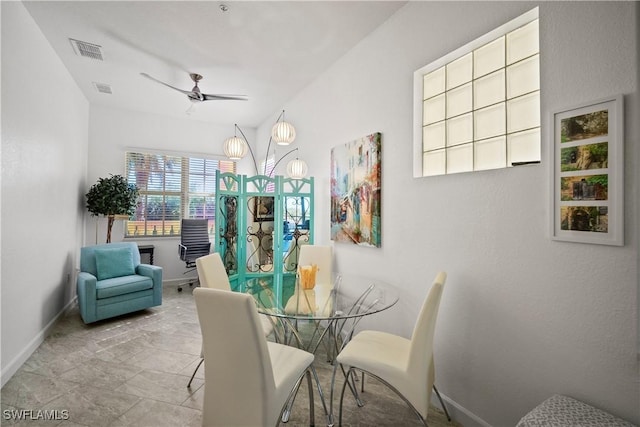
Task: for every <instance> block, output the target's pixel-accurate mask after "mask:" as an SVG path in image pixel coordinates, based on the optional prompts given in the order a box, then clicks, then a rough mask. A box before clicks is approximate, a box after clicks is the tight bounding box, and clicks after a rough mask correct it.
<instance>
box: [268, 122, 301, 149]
mask: <svg viewBox="0 0 640 427" xmlns="http://www.w3.org/2000/svg"><path fill="white" fill-rule="evenodd" d="M271 136H272V138H273V140H274V141H275V142H276V144H278V145H289V144H291V143H292V142H293V140H294V139H296V129H295V128H294V127H293V125H292V124H290V123H287V122H285V121H282V122H277V123H276V124H275V125H273V128H272V129H271Z"/></svg>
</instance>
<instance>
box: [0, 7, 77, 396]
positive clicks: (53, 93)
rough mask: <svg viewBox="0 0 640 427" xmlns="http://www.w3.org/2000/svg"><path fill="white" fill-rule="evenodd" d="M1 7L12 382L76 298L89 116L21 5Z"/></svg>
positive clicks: (6, 350)
mask: <svg viewBox="0 0 640 427" xmlns="http://www.w3.org/2000/svg"><path fill="white" fill-rule="evenodd" d="M1 7H2V224H1V225H2V384H3V385H4V384H5V382H6V381H7V380H8V379H9V378H10V377H11V375H13V374H14V373H15V371H16V370H17V369H18V368H19V367H20V365H21V364H22V363H23V362H24V361H25V360H26V359H27V358H28V357H29V355H30V354H31V353H32V352H33V351H34V350H35V349H36V348H37V346H38V345H39V344H40V342H42V340H43V338H44V335H45V334H46V330H47V328H48V326H49V325H50V324H51V323H52V322H53V320H55V318H56V316H57V315H58V314H59V313H60V312H61V311H62V310H63V309H64V307H65V306H66V305H67V304H68V303H70V302H71V301H72V299H73V297H74V296H75V284H74V283H73V271H74V267H75V265H76V259H77V251H78V248H79V246H80V243H81V233H82V227H81V224H82V211H83V206H82V200H81V195H82V194H83V190H84V182H85V175H86V165H87V163H86V162H87V142H88V130H87V129H88V120H89V117H88V112H89V109H88V102H87V101H86V99H85V98H84V96H83V95H82V93H81V92H80V90H79V89H78V87H77V86H76V84H75V82H74V81H73V80H72V79H71V77H70V75H69V73H68V72H67V69H66V68H65V67H64V66H63V65H62V63H61V61H60V60H59V58H58V57H57V56H56V54H55V53H54V51H53V49H51V46H50V45H49V43H48V42H47V41H46V40H45V38H44V36H43V35H42V33H41V32H40V29H39V28H38V27H37V26H36V24H35V23H34V22H33V20H32V19H31V16H30V15H29V14H28V12H27V11H26V10H25V8H24V6H23V5H22V3H20V2H2V5H1ZM25 46H28V48H26V49H25ZM61 165H64V167H61Z"/></svg>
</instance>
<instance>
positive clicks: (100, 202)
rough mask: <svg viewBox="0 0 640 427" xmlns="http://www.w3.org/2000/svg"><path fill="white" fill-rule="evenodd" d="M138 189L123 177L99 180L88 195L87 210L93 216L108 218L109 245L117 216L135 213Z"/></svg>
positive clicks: (117, 176)
mask: <svg viewBox="0 0 640 427" xmlns="http://www.w3.org/2000/svg"><path fill="white" fill-rule="evenodd" d="M138 192H139V191H138V187H137V186H136V185H135V184H129V183H127V180H126V179H125V178H124V177H123V176H121V175H111V176H110V177H109V178H99V179H98V182H97V183H96V184H93V186H92V187H91V188H90V189H89V192H88V193H87V194H86V197H87V209H88V210H89V212H91V216H99V215H104V216H106V217H107V220H108V222H107V243H111V228H112V227H113V221H114V220H115V219H116V215H126V216H130V215H133V214H134V213H135V208H136V204H137V200H138Z"/></svg>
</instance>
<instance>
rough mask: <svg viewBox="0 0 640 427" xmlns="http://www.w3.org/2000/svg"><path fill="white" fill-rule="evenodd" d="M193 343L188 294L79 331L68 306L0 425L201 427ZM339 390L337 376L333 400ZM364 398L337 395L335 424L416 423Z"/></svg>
mask: <svg viewBox="0 0 640 427" xmlns="http://www.w3.org/2000/svg"><path fill="white" fill-rule="evenodd" d="M200 345H201V336H200V327H199V325H198V320H197V314H196V311H195V304H194V300H193V295H192V293H191V290H190V289H189V288H186V289H185V291H184V292H181V293H179V292H177V291H176V288H175V287H171V286H167V287H165V290H164V295H163V304H162V306H160V307H155V308H152V309H149V310H144V311H141V312H138V313H134V314H130V315H126V316H121V317H117V318H114V319H109V320H104V321H101V322H97V323H94V324H91V325H85V324H84V323H83V322H82V320H81V319H80V315H79V313H78V310H77V308H74V309H72V310H70V311H69V312H68V313H67V314H66V315H65V316H64V317H62V318H61V319H59V321H58V322H57V323H56V325H55V326H54V328H53V331H52V333H51V335H50V336H49V337H48V338H47V339H46V340H45V341H44V343H42V345H41V346H40V347H39V348H38V349H37V350H36V351H35V352H34V353H33V355H32V356H31V357H30V358H29V359H28V360H27V362H26V363H25V364H24V365H23V366H22V367H21V368H20V369H19V370H18V372H16V374H15V375H14V376H13V377H12V378H11V379H10V380H9V381H8V382H7V384H6V385H5V386H4V387H3V388H2V391H1V393H0V397H1V407H2V416H1V417H0V424H1V425H15V426H26V425H30V426H34V425H59V426H65V427H70V426H87V427H96V426H113V427H117V426H143V427H146V426H149V427H160V426H185V427H186V426H200V425H201V423H202V416H201V408H202V404H203V398H204V387H203V385H204V370H203V368H202V367H201V368H200V370H199V371H198V373H197V374H196V378H195V379H194V381H193V383H192V385H191V389H187V387H186V385H187V383H188V381H189V377H190V376H191V374H192V372H193V370H194V368H195V367H196V365H197V363H198V361H199V358H200V357H199V355H200ZM315 364H316V369H317V371H318V375H319V377H320V382H321V384H322V387H323V389H324V390H325V392H326V395H327V398H328V395H329V391H328V390H329V387H330V380H331V372H332V367H331V365H330V364H329V363H327V362H326V357H323V356H321V355H318V356H316V362H315ZM303 384H304V385H303V386H302V388H301V391H300V394H299V396H298V398H297V399H296V402H295V405H294V407H293V412H292V414H291V418H290V421H289V422H288V423H287V424H286V425H289V426H292V427H293V426H301V425H308V418H309V416H308V409H307V406H308V394H307V390H306V381H305V382H304V383H303ZM341 386H342V380H341V379H338V381H337V387H336V389H337V390H338V393H339V391H340V389H341ZM363 399H364V400H365V406H364V407H363V408H357V407H356V406H355V404H354V401H353V397H352V396H349V395H347V396H346V397H345V412H344V418H343V424H344V425H348V426H374V425H375V426H405V425H420V424H419V423H418V422H416V420H415V419H414V415H413V413H412V412H411V411H410V410H409V409H408V408H406V406H405V405H404V403H403V402H402V401H401V400H400V399H398V398H397V397H395V395H393V393H391V392H389V391H388V390H387V389H386V388H384V387H383V386H381V385H380V384H378V383H376V381H375V380H369V379H367V386H366V391H365V393H364V396H363ZM336 400H337V399H336ZM336 406H337V403H336ZM12 410H16V411H19V410H31V411H32V412H31V414H30V416H29V417H30V418H38V412H37V411H39V410H58V411H59V412H58V418H59V419H58V420H47V421H43V420H41V419H40V420H21V421H19V420H15V419H7V418H9V417H8V416H9V415H10V414H11V411H12ZM63 411H67V412H63ZM23 413H24V412H23ZM336 413H337V408H336ZM40 414H42V412H41V413H40ZM65 414H68V419H64V420H63V419H60V418H67V417H65ZM315 420H316V424H317V425H323V424H326V419H325V416H324V412H323V410H322V406H321V403H320V399H319V398H318V394H317V393H316V394H315ZM428 423H429V425H430V426H432V427H433V426H436V427H437V426H457V425H458V424H456V423H448V422H447V419H446V417H445V416H444V414H443V413H442V412H441V411H439V410H437V409H436V408H433V407H432V409H431V410H430V412H429V417H428ZM281 425H282V424H281Z"/></svg>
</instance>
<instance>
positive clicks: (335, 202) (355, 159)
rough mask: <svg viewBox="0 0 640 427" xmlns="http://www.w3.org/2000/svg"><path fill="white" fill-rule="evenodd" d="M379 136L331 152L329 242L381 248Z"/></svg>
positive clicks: (354, 142) (380, 162) (348, 144)
mask: <svg viewBox="0 0 640 427" xmlns="http://www.w3.org/2000/svg"><path fill="white" fill-rule="evenodd" d="M381 146H382V134H381V133H380V132H376V133H373V134H371V135H367V136H365V137H363V138H359V139H356V140H355V141H351V142H348V143H346V144H343V145H338V146H336V147H333V148H332V149H331V240H334V241H337V242H346V243H352V244H356V245H360V246H373V247H377V248H379V247H380V246H381V231H380V226H381V223H382V220H381V216H380V214H381V211H382V209H381V206H380V203H381V197H380V189H381V184H382V182H381V174H382V157H381Z"/></svg>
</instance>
